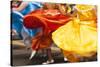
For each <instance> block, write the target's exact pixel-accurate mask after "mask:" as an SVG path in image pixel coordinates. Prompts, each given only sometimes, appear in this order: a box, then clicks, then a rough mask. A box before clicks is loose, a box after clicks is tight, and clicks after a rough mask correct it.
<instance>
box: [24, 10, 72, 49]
mask: <svg viewBox="0 0 100 67" xmlns="http://www.w3.org/2000/svg"><path fill="white" fill-rule="evenodd" d="M69 20H70V16H65V15H62V14H61V13H60V12H59V11H58V10H43V9H40V10H35V11H33V12H31V13H30V14H28V15H26V16H25V17H24V26H25V27H27V28H30V29H33V28H39V27H41V28H42V34H41V35H38V34H37V35H36V36H35V37H34V38H33V39H32V49H33V50H38V49H42V48H47V47H49V46H50V45H51V43H52V39H51V32H53V31H55V30H56V29H57V28H58V27H60V26H62V25H64V24H65V23H67V21H69Z"/></svg>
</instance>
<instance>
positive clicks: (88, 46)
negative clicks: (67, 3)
mask: <svg viewBox="0 0 100 67" xmlns="http://www.w3.org/2000/svg"><path fill="white" fill-rule="evenodd" d="M76 9H77V17H76V18H73V19H72V20H71V21H69V22H68V23H66V24H65V25H63V26H61V27H60V28H58V29H57V30H56V31H54V32H53V34H52V39H53V41H54V43H55V44H56V45H57V46H58V47H59V48H61V49H62V50H63V53H64V56H65V57H67V58H68V60H69V61H70V62H76V61H79V57H90V56H92V55H93V54H95V53H96V52H97V25H96V24H97V22H96V20H97V18H96V12H95V6H91V5H76Z"/></svg>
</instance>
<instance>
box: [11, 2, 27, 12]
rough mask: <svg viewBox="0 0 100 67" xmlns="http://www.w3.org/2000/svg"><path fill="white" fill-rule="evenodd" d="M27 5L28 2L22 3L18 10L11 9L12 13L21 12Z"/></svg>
mask: <svg viewBox="0 0 100 67" xmlns="http://www.w3.org/2000/svg"><path fill="white" fill-rule="evenodd" d="M27 5H28V2H22V3H21V5H20V6H19V7H18V8H13V9H12V10H14V11H21V10H23V9H24V8H25V7H26V6H27Z"/></svg>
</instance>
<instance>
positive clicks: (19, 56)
mask: <svg viewBox="0 0 100 67" xmlns="http://www.w3.org/2000/svg"><path fill="white" fill-rule="evenodd" d="M51 49H52V56H53V58H54V60H55V62H54V63H53V64H55V63H69V62H65V61H64V60H63V54H62V53H61V51H60V49H59V48H57V47H56V46H55V45H54V46H52V47H51ZM11 51H12V54H11V57H12V60H11V62H12V66H27V65H40V64H42V63H43V62H45V61H46V60H47V56H46V55H45V56H44V55H43V54H42V53H41V51H39V52H37V53H36V55H35V57H34V58H32V59H31V60H29V56H30V54H31V50H30V49H29V50H27V49H26V48H25V46H24V44H23V42H22V40H14V41H12V50H11ZM96 60H97V58H96V56H95V57H93V58H92V59H89V60H87V59H86V60H85V61H96Z"/></svg>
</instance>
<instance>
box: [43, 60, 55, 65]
mask: <svg viewBox="0 0 100 67" xmlns="http://www.w3.org/2000/svg"><path fill="white" fill-rule="evenodd" d="M51 63H54V60H51V61H49V60H47V61H46V62H44V63H42V64H51Z"/></svg>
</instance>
